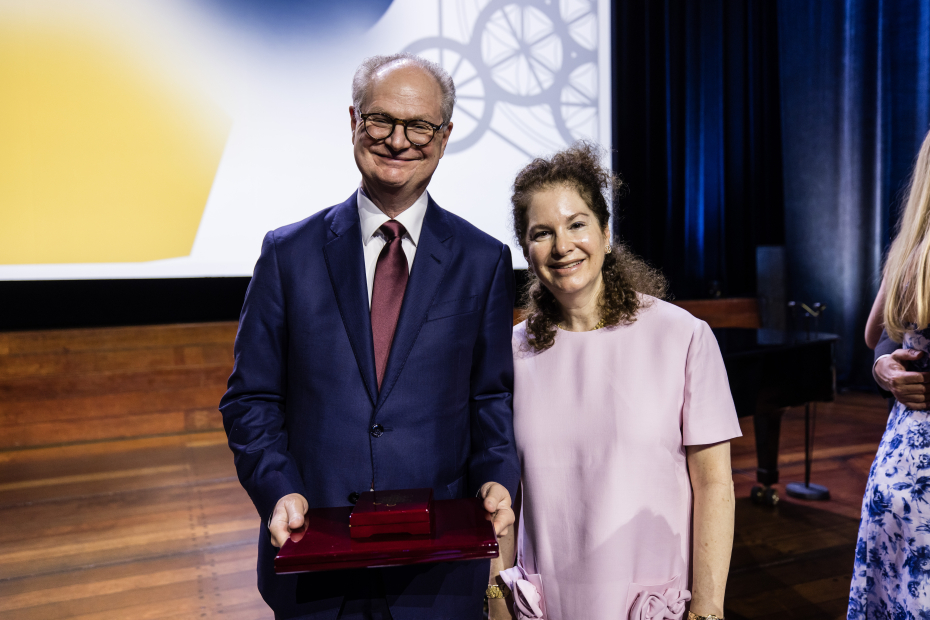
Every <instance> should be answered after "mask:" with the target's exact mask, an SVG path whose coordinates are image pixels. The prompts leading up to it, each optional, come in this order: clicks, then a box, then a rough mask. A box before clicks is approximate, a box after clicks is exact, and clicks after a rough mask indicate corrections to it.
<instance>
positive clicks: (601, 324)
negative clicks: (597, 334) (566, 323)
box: [555, 319, 607, 332]
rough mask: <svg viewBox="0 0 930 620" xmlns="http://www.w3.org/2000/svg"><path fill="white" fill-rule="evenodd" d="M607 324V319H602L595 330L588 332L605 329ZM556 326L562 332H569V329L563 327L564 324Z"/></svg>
mask: <svg viewBox="0 0 930 620" xmlns="http://www.w3.org/2000/svg"><path fill="white" fill-rule="evenodd" d="M606 323H607V320H606V319H601V320H600V321H598V322H597V325H595V326H594V328H593V329H589V330H588V331H592V332H593V331H595V330H598V329H600V328H602V327H604V325H605V324H606ZM555 326H556V327H558V328H559V329H561V330H562V331H568V330H567V329H565V328H564V327H562V324H561V323H556V324H555Z"/></svg>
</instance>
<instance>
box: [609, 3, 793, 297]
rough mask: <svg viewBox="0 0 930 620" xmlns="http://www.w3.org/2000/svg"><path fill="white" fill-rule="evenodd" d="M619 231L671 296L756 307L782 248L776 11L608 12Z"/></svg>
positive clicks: (713, 7) (658, 7) (648, 7)
mask: <svg viewBox="0 0 930 620" xmlns="http://www.w3.org/2000/svg"><path fill="white" fill-rule="evenodd" d="M613 20H614V24H613V26H614V28H613V36H614V52H613V62H614V64H613V66H614V93H613V101H614V106H615V114H614V118H613V123H614V125H613V127H614V144H613V147H614V149H615V156H614V169H615V170H616V171H617V172H618V173H619V174H620V175H621V177H622V178H623V180H624V181H625V182H626V184H627V194H626V197H625V198H624V199H623V200H621V201H619V202H618V204H617V213H616V218H615V222H616V225H615V232H616V233H618V234H619V237H620V238H621V239H622V240H623V241H625V242H626V243H627V244H628V245H629V246H630V247H631V248H632V249H633V251H634V252H636V253H637V254H639V255H640V256H643V257H644V258H646V259H647V260H648V261H649V262H650V263H651V264H653V265H655V266H657V267H660V268H661V269H662V270H663V272H664V273H665V275H666V276H667V277H668V279H669V282H670V284H671V290H672V293H673V295H674V296H675V297H677V298H679V299H688V298H696V297H707V296H709V295H711V294H713V293H712V291H719V293H720V294H723V295H725V296H742V295H748V296H755V294H756V260H755V248H756V246H757V245H781V244H782V243H783V242H784V216H783V199H782V195H783V194H782V168H781V162H782V157H781V139H780V135H779V132H780V113H779V92H778V86H779V83H778V46H777V31H776V28H777V13H776V6H775V3H773V2H768V1H757V2H747V1H746V0H739V1H736V0H726V1H725V0H700V1H699V2H698V1H694V0H676V1H672V0H666V1H664V2H663V1H659V0H621V1H619V2H616V3H615V4H614V13H613Z"/></svg>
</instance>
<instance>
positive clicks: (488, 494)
mask: <svg viewBox="0 0 930 620" xmlns="http://www.w3.org/2000/svg"><path fill="white" fill-rule="evenodd" d="M478 495H479V496H480V497H481V498H482V499H484V509H485V510H487V511H488V513H490V515H491V517H492V519H491V520H492V523H493V524H494V533H495V534H496V535H497V536H498V537H500V536H506V535H507V534H508V533H509V532H510V526H511V525H513V521H514V514H513V508H511V504H512V502H511V501H510V492H509V491H507V489H505V488H504V487H503V486H502V485H500V484H497V483H496V482H485V483H484V484H483V485H482V486H481V490H480V491H478Z"/></svg>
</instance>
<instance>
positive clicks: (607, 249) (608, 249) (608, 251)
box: [604, 244, 611, 254]
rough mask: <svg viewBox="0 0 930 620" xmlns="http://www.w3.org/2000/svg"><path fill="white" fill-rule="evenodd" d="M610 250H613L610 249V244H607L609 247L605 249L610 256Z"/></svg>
mask: <svg viewBox="0 0 930 620" xmlns="http://www.w3.org/2000/svg"><path fill="white" fill-rule="evenodd" d="M610 249H611V248H610V244H607V247H606V248H604V251H605V252H607V253H608V254H610Z"/></svg>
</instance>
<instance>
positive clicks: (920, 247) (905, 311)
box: [884, 133, 930, 342]
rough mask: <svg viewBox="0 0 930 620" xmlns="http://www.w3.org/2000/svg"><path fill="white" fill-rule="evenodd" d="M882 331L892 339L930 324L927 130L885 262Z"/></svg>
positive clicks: (929, 144) (929, 149)
mask: <svg viewBox="0 0 930 620" xmlns="http://www.w3.org/2000/svg"><path fill="white" fill-rule="evenodd" d="M884 282H885V309H884V322H885V331H887V332H888V336H889V337H891V338H892V339H893V340H894V341H895V342H901V341H902V339H903V338H904V332H905V331H906V330H907V329H908V328H909V327H910V326H909V325H908V324H909V323H916V324H917V327H918V329H924V328H926V327H927V326H928V325H930V299H928V295H930V133H928V134H927V136H926V137H925V138H924V143H923V145H921V147H920V154H919V155H917V164H916V165H915V166H914V173H913V176H912V177H911V183H910V186H909V187H908V191H907V201H906V202H905V206H904V211H903V213H902V214H901V220H900V222H899V224H898V234H897V236H895V239H894V242H893V243H892V244H891V249H890V250H889V251H888V260H887V261H886V262H885V271H884Z"/></svg>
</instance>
